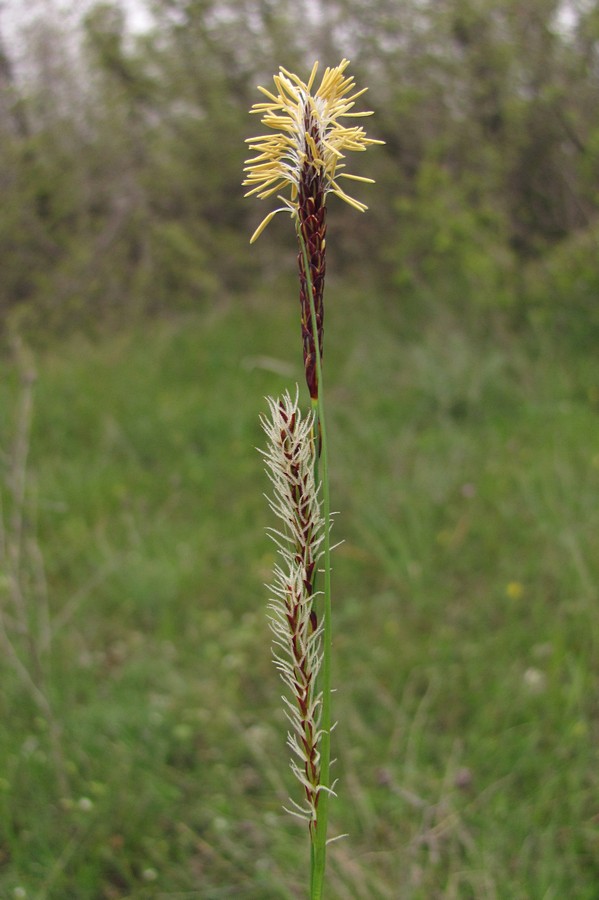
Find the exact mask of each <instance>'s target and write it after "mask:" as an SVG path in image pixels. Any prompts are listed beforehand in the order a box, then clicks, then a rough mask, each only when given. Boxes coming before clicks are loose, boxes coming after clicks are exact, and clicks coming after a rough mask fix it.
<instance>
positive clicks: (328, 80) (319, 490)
mask: <svg viewBox="0 0 599 900" xmlns="http://www.w3.org/2000/svg"><path fill="white" fill-rule="evenodd" d="M348 65H349V61H348V60H347V59H343V60H342V61H341V62H340V63H339V65H338V66H335V67H333V68H327V69H325V71H324V74H323V76H322V79H321V82H320V85H319V87H318V88H317V89H316V90H314V85H315V82H316V76H317V73H318V63H315V64H314V66H313V68H312V71H311V73H310V77H309V78H308V81H307V82H304V81H302V80H301V79H300V78H299V77H298V76H297V75H294V74H293V73H292V72H288V71H287V70H286V69H283V68H281V69H280V71H279V73H278V75H275V76H274V79H273V80H274V89H273V90H267V89H266V88H263V87H260V88H259V90H260V91H261V92H262V94H263V95H264V96H265V98H266V100H265V101H262V102H260V103H256V104H254V106H253V107H252V109H251V112H252V113H255V114H258V115H260V116H261V122H262V124H263V125H264V126H266V127H267V128H268V129H270V130H269V132H268V133H267V134H265V135H260V136H258V137H253V138H249V139H248V144H249V147H250V150H251V151H253V152H254V153H255V154H256V155H255V156H253V157H252V158H251V159H249V160H248V161H247V164H246V168H245V173H246V177H245V181H244V185H245V186H247V187H249V190H248V192H247V194H246V196H251V195H256V196H257V197H259V198H260V199H268V198H270V197H273V196H277V197H278V199H279V200H280V202H281V205H280V206H278V207H277V208H276V209H274V210H271V211H270V212H269V213H268V215H267V216H266V217H265V218H264V219H263V220H262V222H261V223H260V225H259V226H258V228H257V229H256V231H255V232H254V234H253V235H252V238H251V242H253V241H255V240H256V239H257V238H258V237H259V235H260V234H261V233H262V232H263V230H264V229H265V228H266V226H267V225H268V224H269V222H270V221H271V220H272V219H273V218H274V216H276V215H277V213H279V212H287V213H289V214H290V215H291V218H292V220H293V224H294V227H295V231H296V234H297V239H298V246H299V252H298V268H299V281H300V318H301V335H302V347H303V360H304V371H305V377H306V384H307V387H308V391H309V394H310V409H309V411H308V412H307V413H306V414H302V411H301V409H300V405H299V390H296V392H295V396H294V397H292V396H291V395H290V394H289V393H288V392H287V393H285V394H284V395H283V396H282V397H280V398H278V399H274V398H267V399H268V415H265V416H263V417H262V426H263V428H264V431H265V433H266V436H267V449H266V451H265V452H264V459H265V463H266V469H267V473H268V476H269V478H270V481H271V487H272V492H271V496H270V498H269V502H270V507H271V509H272V511H273V512H274V514H275V515H276V517H277V518H278V520H279V525H278V526H277V527H276V528H273V529H272V530H271V532H270V533H271V537H272V538H273V539H274V541H275V544H276V546H277V549H278V561H277V563H276V564H275V567H274V577H273V583H272V584H271V585H270V592H271V600H270V602H269V607H268V609H269V617H270V625H271V629H272V632H273V636H274V646H273V655H274V660H275V665H276V667H277V669H278V670H279V673H280V675H281V677H282V679H283V681H284V683H285V685H286V687H287V689H288V692H289V693H288V696H286V697H284V698H283V699H284V703H285V712H286V715H287V718H288V720H289V724H290V730H289V732H288V737H287V743H288V745H289V748H290V750H291V753H292V760H291V769H292V771H293V773H294V775H295V776H296V778H297V780H298V781H299V782H300V785H301V788H302V802H300V803H298V802H296V801H293V800H292V801H291V808H290V809H289V812H291V813H292V814H293V815H296V816H299V817H300V818H302V819H305V820H306V821H307V823H308V829H309V835H310V846H311V875H310V897H311V900H319V898H321V897H322V896H323V890H324V876H325V864H326V846H327V829H328V806H329V798H330V797H331V796H332V795H333V793H334V786H335V785H334V782H333V781H332V780H331V771H330V770H331V730H332V715H331V647H332V622H331V503H330V491H329V460H328V446H327V429H326V418H325V403H324V380H323V334H324V331H323V328H324V282H325V269H326V231H327V224H326V211H327V208H326V202H327V197H328V195H329V194H336V195H337V196H338V197H340V198H341V199H342V200H344V201H345V202H347V203H349V204H350V206H353V207H354V208H355V209H357V210H359V211H361V212H363V211H364V210H365V209H366V206H365V205H364V204H363V203H362V202H360V201H359V200H356V199H355V198H354V197H351V196H350V195H349V194H347V193H346V192H345V191H344V190H343V188H342V187H341V186H340V183H339V182H340V179H342V178H346V179H353V180H355V181H362V182H371V181H372V179H369V178H362V177H360V176H356V175H350V174H348V173H346V172H344V171H342V170H343V169H344V168H345V164H344V162H343V160H344V158H345V152H346V151H352V150H354V151H361V150H366V149H367V147H368V146H370V145H371V144H378V143H381V142H380V141H376V140H373V139H371V138H369V137H367V136H366V132H365V131H364V129H363V128H362V127H361V126H360V125H357V124H353V123H352V124H350V125H346V124H342V122H341V120H342V119H346V118H349V119H356V118H361V117H364V116H370V115H372V113H371V112H354V111H353V109H354V105H355V102H356V99H357V98H358V97H360V96H361V95H362V94H363V93H364V91H365V90H366V89H364V90H359V91H356V89H355V83H354V79H353V78H352V77H351V76H349V75H346V74H345V72H346V69H347V67H348Z"/></svg>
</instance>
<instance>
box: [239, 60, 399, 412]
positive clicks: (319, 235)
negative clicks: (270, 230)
mask: <svg viewBox="0 0 599 900" xmlns="http://www.w3.org/2000/svg"><path fill="white" fill-rule="evenodd" d="M348 65H349V60H347V59H342V60H341V62H340V63H339V65H338V66H335V67H334V68H327V69H325V72H324V75H323V76H322V81H321V83H320V87H319V88H318V89H317V90H316V92H315V93H312V88H313V85H314V81H315V79H316V73H317V71H318V63H314V66H313V67H312V72H311V73H310V77H309V79H308V82H307V83H304V82H303V81H302V80H301V79H300V78H298V76H297V75H294V74H293V73H292V72H288V71H287V70H286V69H283V68H281V69H280V71H279V74H278V75H275V76H274V79H273V80H274V83H275V89H276V93H273V92H271V91H268V90H266V88H263V87H259V88H258V90H260V91H261V92H262V93H263V94H264V95H265V97H266V98H267V102H262V103H255V104H254V106H253V107H252V109H251V112H252V113H258V114H260V115H261V116H262V120H261V121H262V124H263V125H265V126H266V127H267V128H271V129H272V132H273V133H272V134H266V135H262V136H259V137H253V138H248V141H247V143H248V144H249V146H250V150H253V151H255V152H256V153H257V156H254V157H253V158H252V159H249V160H248V161H247V165H246V167H245V170H244V171H245V172H246V178H245V181H244V185H245V186H247V187H250V190H249V191H248V192H247V194H246V197H249V196H251V195H252V194H256V195H257V196H258V197H259V198H260V199H266V198H267V197H271V196H272V195H273V194H277V192H278V191H284V190H286V189H287V188H289V192H288V194H287V195H286V196H281V195H280V194H279V195H278V196H279V199H280V200H281V201H282V202H283V203H284V206H282V207H278V208H277V209H275V210H273V211H271V212H270V213H268V215H267V216H266V217H265V218H264V219H263V220H262V222H261V223H260V225H259V226H258V228H257V229H256V231H255V232H254V234H253V235H252V238H251V241H252V242H253V241H255V240H256V238H257V237H259V235H260V234H261V233H262V231H263V230H264V229H265V228H266V226H267V225H268V223H269V222H270V221H271V219H272V218H273V217H274V216H275V215H276V214H277V213H278V212H284V211H291V214H292V216H293V217H294V219H295V222H296V227H297V229H298V235H299V237H300V253H299V272H300V302H301V310H302V338H303V344H304V366H305V370H306V382H307V384H308V389H309V391H310V397H311V398H312V400H315V399H316V398H317V397H318V379H317V367H316V342H315V336H314V334H313V328H312V317H311V313H310V302H309V296H308V280H307V278H306V260H307V262H308V265H309V267H310V276H311V278H310V281H311V283H312V294H313V299H314V310H315V313H316V325H317V340H318V347H319V350H320V355H321V356H322V350H323V346H322V338H323V317H324V307H323V292H324V275H325V250H326V206H325V204H326V197H327V194H330V193H332V194H336V195H337V196H338V197H341V199H342V200H345V201H346V203H349V204H350V205H351V206H353V207H355V208H356V209H358V210H360V211H361V212H363V211H364V210H365V209H366V208H367V207H366V206H365V205H364V204H363V203H361V202H360V201H359V200H356V199H355V198H354V197H350V196H349V194H346V193H345V191H344V190H343V189H342V188H341V187H340V186H339V179H340V178H349V179H353V180H354V181H364V182H370V183H372V179H371V178H361V177H360V176H357V175H349V174H347V173H346V172H340V170H341V169H343V168H345V164H344V163H343V162H342V160H343V159H344V151H348V150H356V151H358V150H366V148H367V147H368V146H369V145H370V144H380V143H383V142H382V141H376V140H373V139H371V138H368V137H366V132H365V131H364V129H363V128H361V127H360V126H359V125H351V126H346V125H342V124H341V122H340V121H339V120H340V119H343V118H362V117H364V116H370V115H372V113H371V112H351V110H352V109H353V107H354V105H355V101H356V99H357V98H358V97H360V96H361V95H362V94H363V93H364V92H365V90H366V88H364V89H363V90H361V91H355V84H354V79H353V78H352V77H351V76H346V75H345V74H344V72H345V70H346V68H347V67H348ZM302 245H303V247H302ZM303 248H305V257H304V249H303Z"/></svg>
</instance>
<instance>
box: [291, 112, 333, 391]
mask: <svg viewBox="0 0 599 900" xmlns="http://www.w3.org/2000/svg"><path fill="white" fill-rule="evenodd" d="M304 125H305V129H306V132H307V133H308V134H310V135H311V136H312V138H313V139H314V142H315V144H316V146H318V144H319V143H320V135H319V133H318V124H317V122H316V121H315V119H313V117H312V116H311V115H310V110H309V109H306V113H305V118H304ZM306 153H307V158H306V160H305V163H304V165H303V168H302V171H301V174H300V181H299V187H298V213H299V224H300V231H301V235H302V238H303V240H304V243H305V245H306V249H307V255H308V265H309V268H310V277H311V279H312V289H313V297H314V311H315V313H316V329H317V338H318V346H319V349H320V356H321V357H322V344H323V335H324V331H323V327H324V305H323V295H324V276H325V267H326V259H325V238H326V231H327V226H326V206H325V186H324V178H323V174H322V172H321V171H320V169H319V168H318V166H317V165H316V164H315V162H314V159H313V157H312V151H311V149H310V146H309V145H308V144H307V145H306ZM298 264H299V275H300V306H301V324H302V342H303V347H304V368H305V372H306V383H307V385H308V390H309V391H310V397H311V398H312V400H316V399H317V398H318V374H317V369H316V342H315V339H314V333H313V328H312V315H311V313H310V298H309V294H308V282H307V278H306V267H305V263H304V254H303V253H302V250H301V247H300V252H299V255H298Z"/></svg>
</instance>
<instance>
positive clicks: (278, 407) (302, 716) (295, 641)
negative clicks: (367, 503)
mask: <svg viewBox="0 0 599 900" xmlns="http://www.w3.org/2000/svg"><path fill="white" fill-rule="evenodd" d="M268 404H269V412H270V416H269V417H268V418H267V417H263V418H262V426H263V428H264V431H265V433H266V435H267V438H268V445H267V449H266V451H265V452H264V453H263V456H264V459H265V462H266V468H267V473H268V477H269V479H270V481H271V484H272V494H271V496H270V497H269V504H270V507H271V509H272V511H273V512H274V513H275V515H276V516H277V518H278V519H279V520H280V522H281V527H280V528H273V529H271V530H270V535H271V537H272V539H273V540H274V542H275V544H276V545H277V548H278V554H279V560H278V562H277V564H276V565H275V567H274V578H273V583H272V584H271V585H269V589H270V591H271V599H270V602H269V604H268V609H269V619H270V627H271V629H272V632H273V636H274V638H273V656H274V661H275V665H276V667H277V669H278V671H279V674H280V675H281V678H282V679H283V681H284V683H285V684H286V686H287V687H288V689H289V694H290V696H286V697H284V698H283V701H284V704H285V713H286V716H287V719H288V720H289V723H290V726H291V729H290V731H289V733H288V735H287V744H288V746H289V747H290V749H291V751H292V759H291V769H292V771H293V773H294V775H295V776H296V778H297V779H298V781H299V782H300V783H301V785H302V787H303V790H304V803H303V804H301V805H300V804H297V803H295V802H294V801H291V803H292V806H293V809H290V810H289V812H291V813H292V814H293V815H297V816H300V817H301V818H305V819H307V820H308V822H309V824H310V828H311V829H312V830H313V829H315V828H316V822H317V812H318V795H319V793H320V791H321V790H322V786H321V784H320V753H319V740H320V737H321V730H320V717H321V708H322V696H321V694H320V693H319V692H318V690H317V677H318V673H319V670H320V667H321V663H322V646H321V644H322V642H321V633H322V626H321V625H319V623H318V619H317V616H316V611H315V608H314V600H315V596H316V593H315V590H314V581H315V576H316V571H317V566H318V561H319V559H320V557H321V556H322V549H321V548H322V544H323V541H324V535H325V527H326V526H325V521H324V518H323V515H322V510H321V502H320V496H319V488H318V486H317V485H316V483H315V477H314V462H315V444H314V417H313V415H312V414H309V415H307V416H306V417H304V418H303V417H302V415H301V413H300V410H299V408H298V403H297V395H296V398H295V400H293V399H292V398H291V397H290V395H289V394H288V393H286V394H285V395H284V396H283V397H282V398H281V399H279V400H273V399H272V398H269V399H268Z"/></svg>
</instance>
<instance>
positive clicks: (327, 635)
mask: <svg viewBox="0 0 599 900" xmlns="http://www.w3.org/2000/svg"><path fill="white" fill-rule="evenodd" d="M297 234H298V239H299V243H300V248H301V252H302V256H303V260H304V271H305V274H306V289H307V293H308V297H309V301H310V317H311V322H312V332H313V335H314V352H315V355H316V377H317V385H318V397H317V398H316V399H313V400H312V409H313V411H314V441H315V443H316V441H317V435H318V429H319V427H320V436H321V452H320V462H319V460H318V453H316V454H315V459H314V474H315V481H316V484H318V477H319V475H320V478H321V483H322V511H323V517H324V521H325V533H324V556H323V558H324V591H323V594H324V609H323V633H322V669H321V672H320V689H321V691H322V717H321V728H322V736H321V739H320V783H321V785H322V786H323V788H324V789H323V790H322V791H321V792H320V795H319V798H318V818H317V822H316V830H315V833H314V834H313V836H312V848H311V876H310V898H311V900H321V898H322V896H323V890H324V875H325V867H326V847H327V827H328V819H329V789H330V787H331V784H330V768H331V654H332V649H331V648H332V621H331V620H332V615H331V535H330V524H331V499H330V490H329V456H328V443H327V429H326V420H325V414H324V385H323V379H322V360H321V358H320V343H319V340H318V323H317V320H316V309H315V307H314V291H313V289H312V277H311V275H310V261H309V259H308V250H307V247H306V244H305V241H304V239H303V237H302V233H301V230H300V228H299V226H298V228H297Z"/></svg>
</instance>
